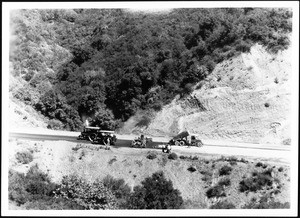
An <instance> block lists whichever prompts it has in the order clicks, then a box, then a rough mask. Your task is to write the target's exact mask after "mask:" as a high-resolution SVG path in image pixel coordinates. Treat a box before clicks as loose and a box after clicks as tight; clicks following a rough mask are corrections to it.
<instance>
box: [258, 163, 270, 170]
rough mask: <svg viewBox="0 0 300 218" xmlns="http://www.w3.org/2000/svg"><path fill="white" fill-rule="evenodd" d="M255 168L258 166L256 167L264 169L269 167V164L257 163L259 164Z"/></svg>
mask: <svg viewBox="0 0 300 218" xmlns="http://www.w3.org/2000/svg"><path fill="white" fill-rule="evenodd" d="M255 166H256V167H262V168H264V169H265V168H267V167H268V165H267V164H265V163H262V162H257V164H256V165H255Z"/></svg>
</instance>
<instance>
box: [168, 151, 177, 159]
mask: <svg viewBox="0 0 300 218" xmlns="http://www.w3.org/2000/svg"><path fill="white" fill-rule="evenodd" d="M168 158H169V159H171V160H176V159H177V158H178V156H177V154H176V153H174V152H173V153H171V154H169V155H168Z"/></svg>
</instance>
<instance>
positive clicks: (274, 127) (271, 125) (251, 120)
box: [144, 45, 291, 144]
mask: <svg viewBox="0 0 300 218" xmlns="http://www.w3.org/2000/svg"><path fill="white" fill-rule="evenodd" d="M290 58H291V49H288V50H285V51H283V52H279V53H278V54H277V55H272V54H269V53H268V52H266V51H265V49H264V48H263V47H262V46H260V45H255V46H253V47H252V48H251V51H250V53H244V54H241V55H240V56H238V57H235V58H232V59H229V60H227V61H224V62H222V63H220V64H218V65H217V66H216V68H215V69H214V71H213V72H212V74H210V75H209V77H208V78H207V79H206V81H205V82H204V83H202V84H201V85H202V87H201V88H198V89H197V90H195V91H194V92H193V93H192V94H191V95H190V96H189V97H187V98H185V99H183V100H176V99H174V101H173V102H172V103H170V104H169V105H166V106H165V107H164V108H163V110H162V111H160V112H159V113H157V114H156V116H155V117H154V119H153V120H152V121H151V123H150V125H149V126H148V127H147V128H146V129H145V130H144V133H146V134H151V135H162V134H165V135H174V134H176V133H178V132H179V131H183V130H188V131H189V132H191V133H194V134H197V135H199V137H200V138H202V139H219V140H228V141H237V142H250V143H273V144H282V143H285V142H283V141H284V140H285V141H287V140H289V139H290V132H289V131H290V118H289V114H290V105H291V102H290V96H291V90H290V73H291V62H290ZM199 86H200V85H198V87H199ZM195 87H197V85H196V86H195Z"/></svg>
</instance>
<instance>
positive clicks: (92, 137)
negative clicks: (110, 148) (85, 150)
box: [77, 126, 117, 145]
mask: <svg viewBox="0 0 300 218" xmlns="http://www.w3.org/2000/svg"><path fill="white" fill-rule="evenodd" d="M77 139H78V140H88V141H91V142H92V143H95V144H105V145H106V144H107V143H108V141H109V144H110V145H115V143H116V141H117V137H116V135H114V131H110V130H101V128H100V127H93V126H88V127H84V129H83V131H82V132H81V134H80V135H79V136H78V137H77Z"/></svg>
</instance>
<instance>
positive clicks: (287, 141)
mask: <svg viewBox="0 0 300 218" xmlns="http://www.w3.org/2000/svg"><path fill="white" fill-rule="evenodd" d="M282 144H284V145H291V139H285V140H283V141H282Z"/></svg>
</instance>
